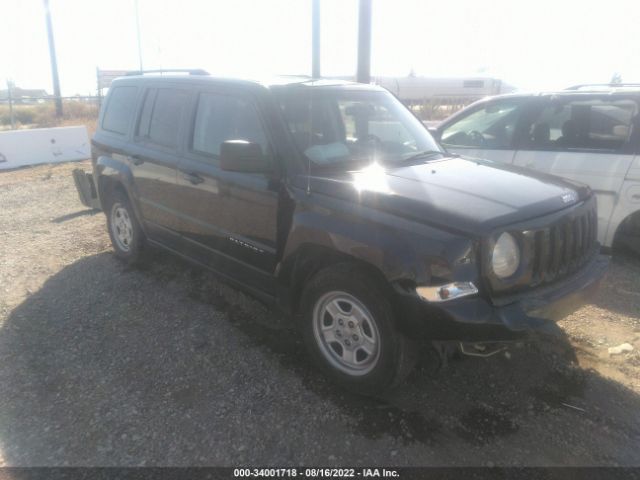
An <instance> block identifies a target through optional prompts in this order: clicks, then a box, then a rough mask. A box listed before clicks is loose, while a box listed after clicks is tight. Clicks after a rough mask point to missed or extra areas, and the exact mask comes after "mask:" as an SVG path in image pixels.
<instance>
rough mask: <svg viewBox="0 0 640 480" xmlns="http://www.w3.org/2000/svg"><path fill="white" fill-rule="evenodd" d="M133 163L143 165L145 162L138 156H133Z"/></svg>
mask: <svg viewBox="0 0 640 480" xmlns="http://www.w3.org/2000/svg"><path fill="white" fill-rule="evenodd" d="M131 162H132V163H133V164H134V165H142V164H143V163H144V160H143V159H142V158H141V157H139V156H137V155H131Z"/></svg>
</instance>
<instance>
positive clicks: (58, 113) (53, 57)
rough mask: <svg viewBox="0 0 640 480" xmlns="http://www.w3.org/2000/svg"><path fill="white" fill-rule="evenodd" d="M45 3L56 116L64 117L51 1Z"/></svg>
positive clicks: (47, 0) (45, 0)
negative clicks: (50, 6) (50, 7)
mask: <svg viewBox="0 0 640 480" xmlns="http://www.w3.org/2000/svg"><path fill="white" fill-rule="evenodd" d="M43 1H44V15H45V19H46V22H47V37H48V39H49V57H50V58H51V79H52V80H53V96H54V97H55V102H56V116H57V117H62V96H61V94H60V78H58V60H57V59H56V45H55V42H54V40H53V25H52V23H51V12H50V11H49V0H43Z"/></svg>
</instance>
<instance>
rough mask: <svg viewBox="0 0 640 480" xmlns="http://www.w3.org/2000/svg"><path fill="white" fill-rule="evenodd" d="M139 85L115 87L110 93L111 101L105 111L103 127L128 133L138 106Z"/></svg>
mask: <svg viewBox="0 0 640 480" xmlns="http://www.w3.org/2000/svg"><path fill="white" fill-rule="evenodd" d="M137 94H138V88H137V87H115V88H114V89H113V90H112V91H111V94H110V95H109V103H108V104H107V109H106V111H105V112H104V119H103V120H102V128H103V129H104V130H107V131H109V132H113V133H119V134H120V135H126V133H127V131H128V129H129V121H130V120H131V116H132V115H133V112H134V109H135V107H136V95H137Z"/></svg>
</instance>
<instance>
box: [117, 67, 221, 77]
mask: <svg viewBox="0 0 640 480" xmlns="http://www.w3.org/2000/svg"><path fill="white" fill-rule="evenodd" d="M147 73H160V74H163V73H188V74H189V75H209V72H207V71H206V70H203V69H202V68H167V69H161V70H134V71H131V72H128V73H127V76H129V75H146V74H147Z"/></svg>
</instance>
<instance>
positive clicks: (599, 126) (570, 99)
mask: <svg viewBox="0 0 640 480" xmlns="http://www.w3.org/2000/svg"><path fill="white" fill-rule="evenodd" d="M637 113H638V104H637V102H636V101H635V100H634V99H633V98H632V97H626V96H619V95H606V94H605V95H592V94H573V95H560V96H552V97H547V98H545V99H544V103H543V104H542V105H541V108H540V109H539V110H538V112H537V113H536V115H534V116H533V117H532V121H531V123H530V125H529V126H528V128H527V130H528V133H527V134H526V135H524V136H522V137H520V140H519V145H518V147H519V148H518V151H517V153H516V155H515V158H514V164H516V165H520V166H523V167H527V168H532V169H534V170H539V171H542V172H546V173H551V174H553V175H558V176H560V177H565V178H568V179H571V180H575V181H578V182H581V183H585V184H587V185H589V186H590V187H591V188H592V190H593V191H594V193H595V194H596V196H597V198H598V240H599V241H600V242H601V243H602V244H605V245H607V246H608V242H607V241H605V240H606V239H607V230H608V228H609V223H610V220H611V216H612V213H613V212H614V210H615V208H616V205H617V204H618V202H619V201H620V197H619V195H620V191H621V188H622V185H623V182H624V178H625V175H626V174H627V171H628V170H629V168H630V166H631V164H632V163H633V160H634V149H633V147H632V142H631V137H632V132H633V130H634V128H633V127H634V123H635V122H636V115H637Z"/></svg>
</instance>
